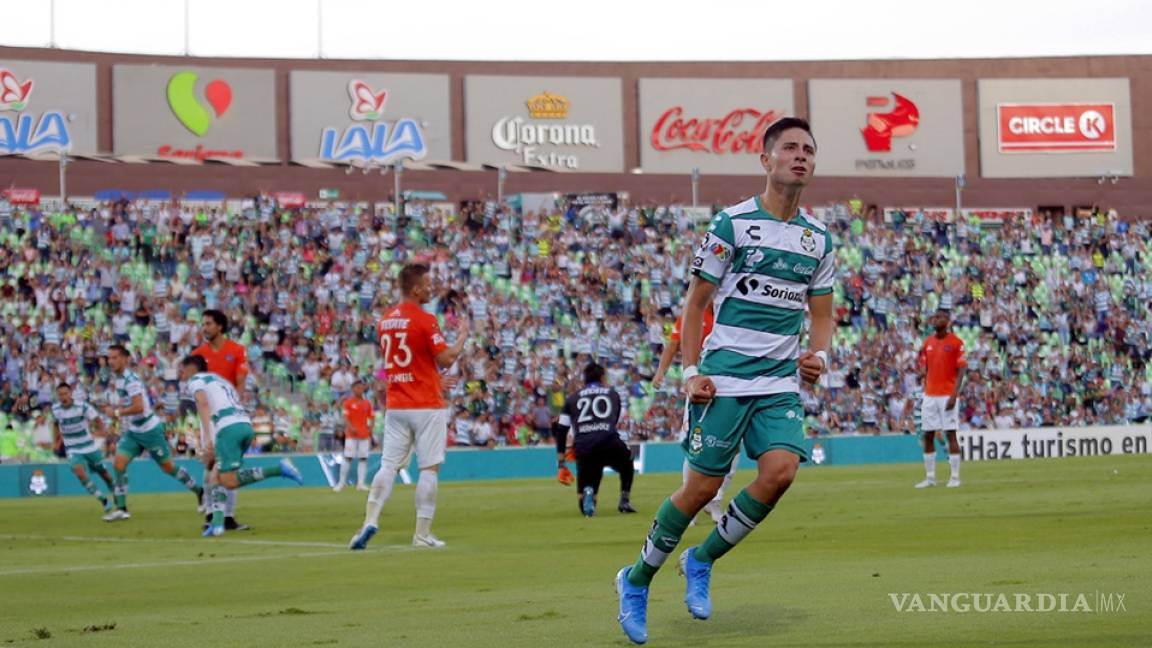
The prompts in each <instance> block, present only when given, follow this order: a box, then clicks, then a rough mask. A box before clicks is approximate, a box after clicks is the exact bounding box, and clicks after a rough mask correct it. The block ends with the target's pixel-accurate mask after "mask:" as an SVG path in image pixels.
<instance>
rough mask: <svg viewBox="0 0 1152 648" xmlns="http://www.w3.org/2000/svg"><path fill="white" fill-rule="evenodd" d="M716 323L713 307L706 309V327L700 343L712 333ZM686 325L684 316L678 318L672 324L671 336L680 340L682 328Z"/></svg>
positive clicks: (701, 333) (672, 338)
mask: <svg viewBox="0 0 1152 648" xmlns="http://www.w3.org/2000/svg"><path fill="white" fill-rule="evenodd" d="M715 325H716V314H715V313H713V312H712V309H711V308H705V309H704V329H703V330H702V331H701V332H700V344H701V345H703V344H704V340H705V338H707V337H708V336H709V335H711V334H712V327H714V326H715ZM683 326H684V316H683V315H681V316H680V317H677V318H676V324H674V325H673V326H672V335H670V336H669V338H670V339H671V340H672V341H673V342H679V341H680V329H681V328H683Z"/></svg>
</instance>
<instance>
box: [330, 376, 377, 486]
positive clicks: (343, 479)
mask: <svg viewBox="0 0 1152 648" xmlns="http://www.w3.org/2000/svg"><path fill="white" fill-rule="evenodd" d="M373 415H374V412H373V411H372V402H371V401H369V400H368V399H366V398H364V383H363V382H362V381H359V380H357V381H356V382H354V383H352V396H350V397H348V398H346V399H345V400H344V420H345V421H347V422H348V427H347V428H346V429H345V432H344V463H343V464H341V465H340V481H339V482H338V483H337V484H336V487H335V488H333V489H332V490H334V491H336V492H337V493H339V492H340V491H341V490H343V488H344V484H347V483H348V472H349V471H350V470H351V469H352V462H353V461H356V460H357V459H359V460H360V466H359V467H358V468H357V469H356V490H368V486H367V481H368V453H369V452H370V451H371V450H372V432H371V431H370V428H369V424H370V422H371V421H372V416H373Z"/></svg>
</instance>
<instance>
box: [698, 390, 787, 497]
mask: <svg viewBox="0 0 1152 648" xmlns="http://www.w3.org/2000/svg"><path fill="white" fill-rule="evenodd" d="M741 442H743V443H744V452H745V453H746V454H747V455H748V458H749V459H751V460H753V461H755V460H756V459H757V458H759V457H760V455H762V454H764V453H765V452H768V451H769V450H787V451H788V452H791V453H792V454H795V455H797V456H799V457H800V460H801V461H807V460H808V452H807V451H806V450H805V449H804V407H803V406H802V405H801V404H800V395H799V394H795V393H787V394H768V395H765V396H717V397H715V398H713V399H712V401H711V402H709V403H703V404H695V403H693V404H689V405H688V434H687V435H685V437H684V441H683V442H682V443H681V446H682V447H683V448H684V454H685V455H686V456H687V457H688V465H690V466H692V468H693V469H694V470H696V471H697V472H700V473H703V474H705V475H713V476H715V477H721V476H723V475H726V474H728V469H729V468H731V466H732V460H733V459H734V458H735V457H736V453H737V452H739V451H740V443H741Z"/></svg>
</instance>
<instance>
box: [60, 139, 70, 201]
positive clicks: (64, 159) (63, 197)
mask: <svg viewBox="0 0 1152 648" xmlns="http://www.w3.org/2000/svg"><path fill="white" fill-rule="evenodd" d="M59 158H60V208H61V209H63V208H64V203H65V202H67V201H68V186H67V184H66V181H65V178H64V176H65V174H64V168H65V167H67V166H68V153H67V152H65V151H60V152H59Z"/></svg>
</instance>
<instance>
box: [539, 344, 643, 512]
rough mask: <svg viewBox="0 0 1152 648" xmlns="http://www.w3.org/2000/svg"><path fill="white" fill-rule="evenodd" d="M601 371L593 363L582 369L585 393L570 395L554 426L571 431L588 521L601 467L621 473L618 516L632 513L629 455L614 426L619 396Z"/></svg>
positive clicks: (581, 499) (579, 489)
mask: <svg viewBox="0 0 1152 648" xmlns="http://www.w3.org/2000/svg"><path fill="white" fill-rule="evenodd" d="M603 380H604V368H603V367H601V366H600V365H598V364H595V363H592V364H590V365H588V366H587V367H585V368H584V389H581V390H580V391H578V392H576V393H575V394H572V395H571V396H569V397H568V400H567V401H565V403H564V410H563V411H562V412H561V413H560V420H559V422H558V423H557V425H558V426H559V428H560V431H561V433H563V434H567V433H569V431H571V434H572V447H573V448H574V449H575V451H576V492H577V494H578V495H579V505H580V511H581V512H582V513H583V514H584V515H586V516H589V517H591V516H592V515H594V514H595V513H596V495H597V493H599V492H600V480H601V479H602V478H603V476H604V467H605V466H610V467H611V468H612V469H613V470H615V471H616V472H618V473H620V505H619V507H618V510H619V511H620V512H621V513H635V512H636V509H634V508H632V504H631V503H630V502H629V496H630V493H631V491H632V477H633V471H634V469H633V466H632V451H631V450H629V449H628V445H627V444H626V443H624V440H623V439H622V438H620V434H619V432H618V431H617V429H616V424H617V422H618V421H619V420H620V395H619V394H618V393H617V392H616V390H615V389H612V388H611V387H608V386H605V385H604V384H603Z"/></svg>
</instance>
